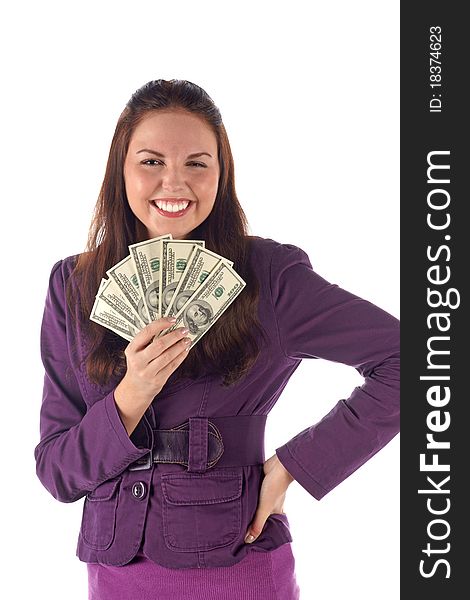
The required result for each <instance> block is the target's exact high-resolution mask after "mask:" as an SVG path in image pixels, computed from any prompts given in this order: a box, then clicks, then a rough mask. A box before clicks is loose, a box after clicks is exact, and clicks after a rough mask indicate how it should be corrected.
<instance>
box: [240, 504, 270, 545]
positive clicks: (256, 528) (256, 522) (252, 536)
mask: <svg viewBox="0 0 470 600" xmlns="http://www.w3.org/2000/svg"><path fill="white" fill-rule="evenodd" d="M266 520H267V517H266V516H263V515H262V514H261V513H260V512H259V511H257V512H256V515H255V518H254V519H253V521H252V522H251V525H250V526H249V527H248V530H247V532H246V535H245V543H246V544H251V543H252V542H254V541H255V540H256V538H257V537H258V536H259V535H260V533H261V532H262V531H263V527H264V524H265V523H266Z"/></svg>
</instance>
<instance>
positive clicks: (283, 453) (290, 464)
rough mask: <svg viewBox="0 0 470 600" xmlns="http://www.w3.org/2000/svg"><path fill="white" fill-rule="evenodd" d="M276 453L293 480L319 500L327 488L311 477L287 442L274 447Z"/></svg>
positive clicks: (326, 491)
mask: <svg viewBox="0 0 470 600" xmlns="http://www.w3.org/2000/svg"><path fill="white" fill-rule="evenodd" d="M276 454H277V457H278V458H279V460H280V461H281V463H282V464H283V465H284V467H285V468H286V469H287V470H288V471H289V473H290V474H291V475H292V477H293V478H294V479H295V481H297V482H298V483H300V485H301V486H302V487H303V488H305V489H306V490H307V492H308V493H309V494H310V495H311V496H313V497H314V498H315V499H316V500H321V498H323V496H325V495H326V494H327V493H328V491H329V490H325V489H324V488H323V487H322V486H321V485H320V484H319V483H318V482H317V481H315V479H312V477H311V476H310V475H309V474H308V473H307V471H305V470H304V469H303V468H302V466H301V465H300V464H299V463H298V462H297V461H296V460H295V459H294V458H293V456H292V454H291V452H290V450H289V448H288V443H287V444H284V445H283V446H280V447H279V448H276Z"/></svg>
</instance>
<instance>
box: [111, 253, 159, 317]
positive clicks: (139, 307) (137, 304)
mask: <svg viewBox="0 0 470 600" xmlns="http://www.w3.org/2000/svg"><path fill="white" fill-rule="evenodd" d="M106 275H108V277H109V278H110V279H113V280H114V281H115V282H116V283H117V285H118V286H119V288H120V290H121V291H122V293H123V294H124V296H125V297H126V298H127V301H128V302H129V306H130V307H131V309H132V310H133V311H134V313H135V314H136V315H137V316H138V317H139V318H140V320H141V321H143V322H144V323H145V325H148V324H149V322H150V319H149V316H148V312H147V310H146V309H145V305H144V297H143V295H142V293H141V289H140V286H139V279H138V277H137V273H136V272H135V267H134V262H133V260H132V257H131V256H130V255H127V256H126V257H125V258H123V259H122V260H121V261H119V262H118V263H117V264H116V265H114V267H111V268H110V269H108V270H107V271H106Z"/></svg>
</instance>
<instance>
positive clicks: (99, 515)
mask: <svg viewBox="0 0 470 600" xmlns="http://www.w3.org/2000/svg"><path fill="white" fill-rule="evenodd" d="M121 479H122V475H119V476H118V477H113V478H112V479H108V480H107V481H104V482H103V483H101V484H100V485H99V486H98V487H96V488H95V489H94V490H93V491H91V492H89V493H88V494H87V495H86V497H85V503H84V505H83V517H82V526H81V533H82V538H83V541H84V543H85V544H86V545H87V546H89V547H90V548H94V549H95V550H106V549H107V548H109V546H110V545H111V543H112V541H113V538H114V530H115V525H116V507H117V501H118V487H119V483H120V481H121Z"/></svg>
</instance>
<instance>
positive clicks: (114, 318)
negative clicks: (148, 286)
mask: <svg viewBox="0 0 470 600" xmlns="http://www.w3.org/2000/svg"><path fill="white" fill-rule="evenodd" d="M103 287H104V285H103V282H102V283H101V285H100V290H102V289H103ZM90 319H91V320H92V321H94V322H95V323H99V324H100V325H103V327H106V328H107V329H110V330H111V331H114V333H117V334H118V335H120V336H121V337H123V338H124V339H126V340H128V341H129V342H130V341H132V339H133V338H134V337H135V336H136V335H137V333H138V331H139V330H138V329H137V328H136V327H134V326H133V325H131V324H130V323H129V321H128V320H127V319H125V318H124V317H123V316H122V315H120V314H119V313H118V312H117V311H115V310H114V308H111V306H109V304H108V303H107V302H105V301H104V300H103V299H102V298H100V294H99V292H98V294H97V295H96V297H95V302H94V304H93V308H92V310H91V314H90Z"/></svg>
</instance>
